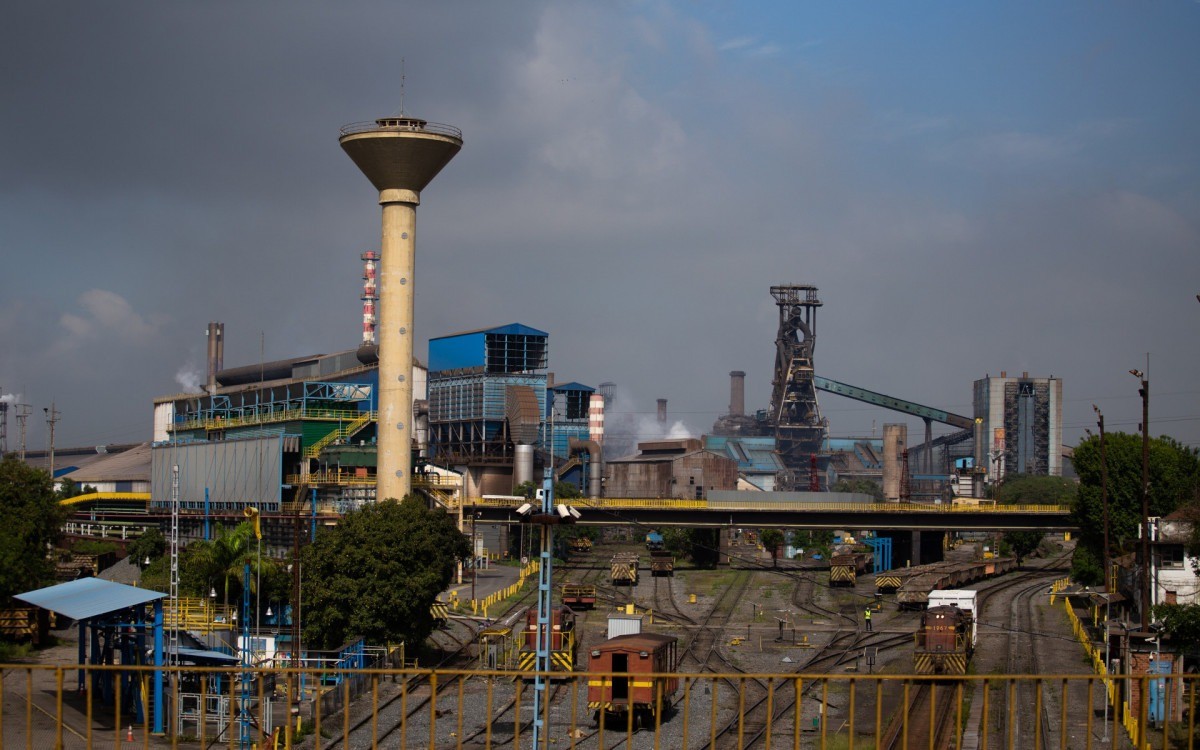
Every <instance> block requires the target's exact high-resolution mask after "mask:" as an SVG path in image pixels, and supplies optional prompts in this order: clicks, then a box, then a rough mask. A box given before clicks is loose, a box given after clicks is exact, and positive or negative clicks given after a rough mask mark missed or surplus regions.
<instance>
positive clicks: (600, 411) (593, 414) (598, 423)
mask: <svg viewBox="0 0 1200 750" xmlns="http://www.w3.org/2000/svg"><path fill="white" fill-rule="evenodd" d="M588 439H589V440H591V441H592V442H593V443H595V444H596V445H604V395H603V394H601V393H593V394H592V397H591V398H590V399H588Z"/></svg>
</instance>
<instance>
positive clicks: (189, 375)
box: [175, 362, 204, 393]
mask: <svg viewBox="0 0 1200 750" xmlns="http://www.w3.org/2000/svg"><path fill="white" fill-rule="evenodd" d="M175 382H176V383H179V387H180V388H182V389H183V392H184V393H202V392H203V391H204V388H203V383H204V371H203V370H201V369H200V368H199V367H197V366H196V364H195V363H193V362H188V363H187V364H186V365H184V366H183V367H180V368H179V371H178V372H176V373H175Z"/></svg>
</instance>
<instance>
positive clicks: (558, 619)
mask: <svg viewBox="0 0 1200 750" xmlns="http://www.w3.org/2000/svg"><path fill="white" fill-rule="evenodd" d="M537 626H538V612H537V607H531V608H530V609H529V611H528V612H527V613H526V615H525V630H524V631H523V632H522V633H521V637H520V644H521V646H520V650H519V652H518V654H517V669H519V670H521V671H522V672H532V671H534V669H535V667H536V666H537V645H538V644H537ZM576 645H577V644H576V640H575V612H574V611H572V610H571V608H570V607H555V608H553V609H552V610H550V671H552V672H574V671H575V649H576Z"/></svg>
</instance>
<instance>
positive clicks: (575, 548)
mask: <svg viewBox="0 0 1200 750" xmlns="http://www.w3.org/2000/svg"><path fill="white" fill-rule="evenodd" d="M571 551H572V552H574V553H575V554H577V555H581V554H585V553H587V552H591V551H592V540H591V539H588V538H587V537H586V536H579V537H575V538H574V539H572V540H571Z"/></svg>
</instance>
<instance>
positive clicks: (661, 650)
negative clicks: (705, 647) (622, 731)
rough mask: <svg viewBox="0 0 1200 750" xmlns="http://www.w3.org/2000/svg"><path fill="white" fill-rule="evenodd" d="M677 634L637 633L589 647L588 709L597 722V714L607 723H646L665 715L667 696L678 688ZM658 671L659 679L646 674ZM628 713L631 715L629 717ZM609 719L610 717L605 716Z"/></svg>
mask: <svg viewBox="0 0 1200 750" xmlns="http://www.w3.org/2000/svg"><path fill="white" fill-rule="evenodd" d="M678 640H679V639H678V638H676V637H675V636H673V635H660V634H658V633H637V634H635V635H619V636H617V637H615V638H610V639H608V640H607V641H604V642H603V643H600V644H598V645H596V646H595V647H593V648H592V651H591V658H590V659H588V671H589V672H592V673H594V674H592V675H591V676H589V677H588V708H589V709H590V710H592V711H594V712H595V713H594V714H593V720H594V721H596V722H597V723H599V721H600V718H601V716H600V715H601V712H603V713H604V715H605V716H606V717H612V724H611V726H614V727H618V728H619V727H622V726H627V722H629V721H630V720H632V721H633V722H634V726H638V725H642V726H649V725H652V724H653V723H654V720H655V717H656V716H657V717H659V718H660V719H664V718H666V716H667V714H668V712H669V711H670V707H671V697H672V696H673V695H675V693H676V692H677V691H678V690H679V677H678V676H676V675H675V674H674V673H675V671H676V667H678V652H677V649H676V644H677V642H678ZM651 674H656V675H659V676H657V677H649V676H648V675H651ZM630 713H632V716H630ZM605 723H606V724H607V723H608V719H607V718H606V719H605Z"/></svg>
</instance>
